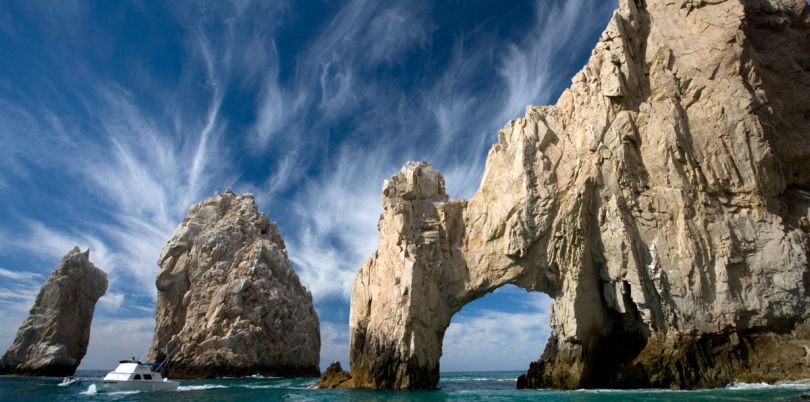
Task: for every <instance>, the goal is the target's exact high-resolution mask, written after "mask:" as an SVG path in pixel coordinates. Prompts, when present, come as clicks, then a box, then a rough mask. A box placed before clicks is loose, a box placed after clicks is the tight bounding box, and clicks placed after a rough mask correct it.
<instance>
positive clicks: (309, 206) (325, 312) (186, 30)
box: [0, 0, 616, 371]
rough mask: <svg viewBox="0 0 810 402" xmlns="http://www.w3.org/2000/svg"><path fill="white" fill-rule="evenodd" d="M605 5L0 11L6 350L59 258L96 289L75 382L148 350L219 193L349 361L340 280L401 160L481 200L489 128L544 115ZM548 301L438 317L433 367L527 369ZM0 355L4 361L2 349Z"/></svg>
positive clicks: (245, 2) (531, 297) (521, 295)
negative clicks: (94, 274) (257, 211)
mask: <svg viewBox="0 0 810 402" xmlns="http://www.w3.org/2000/svg"><path fill="white" fill-rule="evenodd" d="M615 6H616V4H615V1H604V0H537V1H523V0H515V1H507V2H496V1H488V0H487V1H484V0H470V1H458V0H442V1H436V2H430V1H421V0H410V1H385V2H375V1H369V0H356V1H353V0H345V1H335V0H316V1H309V0H295V1H284V0H274V1H263V0H262V1H251V0H230V1H228V0H217V1H198V2H186V1H172V2H163V3H161V2H154V1H126V0H122V1H114V2H109V1H89V2H86V1H72V0H65V1H41V0H31V1H22V0H12V1H8V2H4V3H3V6H2V7H0V60H3V62H2V63H0V194H2V197H0V349H3V350H5V349H6V348H7V347H8V346H10V344H11V342H12V341H13V338H14V336H15V334H16V331H17V328H18V326H19V325H20V323H21V322H22V320H23V319H24V318H25V316H26V315H27V312H28V310H29V309H30V308H31V306H32V305H33V300H34V298H35V297H36V294H37V292H38V290H39V287H40V286H41V284H42V283H43V281H44V280H45V279H47V277H48V275H49V274H50V273H51V272H52V270H53V268H54V267H55V265H56V264H57V263H58V262H59V260H60V258H61V257H62V256H63V255H64V254H66V253H67V252H68V251H69V250H70V249H71V248H73V246H75V245H78V246H79V247H81V248H82V249H83V250H84V249H87V248H89V249H90V257H91V260H92V261H93V262H94V263H95V265H96V266H98V267H99V268H101V269H103V270H104V271H105V272H107V273H108V278H109V282H110V286H109V290H108V291H107V294H106V295H105V296H104V297H102V298H101V299H100V301H99V303H98V305H97V306H96V311H95V315H94V318H93V322H92V329H91V339H90V345H89V348H88V353H87V355H86V356H85V358H84V360H83V361H82V364H81V366H80V368H81V369H107V368H111V367H112V366H113V365H114V363H115V362H116V361H117V360H118V359H120V358H122V356H123V357H129V356H145V355H146V352H147V348H148V346H149V344H150V342H151V339H152V330H153V326H154V304H155V299H156V296H157V291H156V289H155V283H154V282H155V276H156V274H157V272H158V266H157V259H158V255H159V253H160V250H161V248H162V247H163V245H164V244H165V242H166V241H167V240H168V239H169V237H170V235H171V232H172V231H173V229H174V227H176V226H177V225H178V224H179V223H180V222H181V221H182V219H183V217H184V216H185V214H186V212H187V211H188V209H189V207H190V206H191V205H193V204H194V203H197V202H200V201H202V200H203V199H205V198H207V197H209V196H211V195H213V194H214V193H215V192H217V191H224V190H225V189H226V188H228V187H231V188H233V190H234V191H235V192H238V193H242V192H251V193H253V194H255V195H256V199H257V202H258V204H259V207H260V208H261V210H262V211H263V212H265V213H266V214H267V215H268V216H269V217H270V219H271V220H273V221H275V222H277V223H278V226H279V228H280V230H281V233H282V235H283V237H284V239H285V242H286V244H287V249H288V254H289V257H290V260H291V262H292V264H293V267H294V269H295V270H296V272H297V273H298V275H299V277H300V278H301V280H302V282H303V283H304V285H305V286H306V287H307V288H308V289H309V290H310V291H311V292H312V295H313V298H314V301H315V307H316V310H317V312H318V315H319V318H320V322H321V341H322V349H321V368H322V369H325V367H326V366H327V365H328V363H329V362H331V361H335V360H340V361H342V362H343V364H344V367H347V366H348V364H347V363H348V343H349V340H348V332H349V331H348V318H349V298H350V294H351V283H352V280H353V278H354V275H355V273H356V272H357V269H358V268H359V267H360V265H361V264H362V262H363V261H364V260H365V259H366V258H368V257H369V256H370V255H371V254H372V253H373V251H374V250H375V249H376V247H377V221H378V219H379V216H380V213H381V212H382V202H381V194H380V191H381V187H382V182H383V180H384V179H386V178H388V177H390V176H392V175H394V174H395V173H396V172H397V171H398V170H399V168H400V167H401V166H402V165H403V164H404V163H405V162H406V161H409V160H425V161H429V162H431V163H432V164H433V165H434V166H436V167H437V168H438V169H439V170H440V171H442V172H443V173H444V176H445V180H446V185H447V189H448V192H449V194H450V196H451V197H452V198H462V197H463V198H467V197H469V196H471V195H472V194H473V193H474V192H475V190H476V189H477V187H478V184H479V182H480V179H481V175H482V173H483V169H484V162H485V159H486V154H487V151H488V149H489V147H490V146H491V145H492V144H493V143H494V142H495V141H496V139H497V131H498V129H499V128H500V127H503V126H504V125H506V123H507V122H508V121H509V120H511V119H514V118H516V117H520V116H522V115H523V113H524V111H525V108H526V106H527V105H529V104H534V105H542V104H553V103H554V102H555V101H556V99H557V97H558V96H559V94H560V93H561V92H562V90H563V89H565V87H567V86H568V84H569V83H570V80H571V77H572V76H573V75H574V73H575V72H576V71H578V70H579V69H580V68H581V67H582V66H583V65H584V64H585V62H586V61H587V58H588V57H589V56H590V53H591V49H592V48H593V45H594V44H595V43H596V40H597V39H598V37H599V35H600V34H601V32H602V30H603V29H604V27H605V26H606V24H607V21H608V19H609V18H610V16H611V14H612V11H613V9H614V8H615ZM549 304H550V299H549V298H548V297H547V296H545V295H543V294H540V293H526V292H525V291H523V290H521V289H518V288H516V287H513V286H507V287H504V288H501V289H499V290H497V291H496V292H494V293H492V294H490V295H487V296H486V297H484V298H482V299H479V300H477V301H475V302H473V303H471V304H469V305H468V306H466V307H465V308H464V309H463V310H462V311H461V312H459V313H457V314H456V316H455V317H454V318H453V322H452V323H451V325H450V327H449V328H448V330H447V333H446V335H445V342H444V344H445V346H444V349H443V352H444V353H443V357H442V360H441V369H442V370H445V371H461V370H512V369H514V370H525V369H526V368H527V367H528V363H529V362H530V361H532V360H536V359H537V358H538V357H539V356H540V353H541V352H542V349H543V347H544V345H545V342H546V339H547V337H548V334H549V329H548V323H547V317H548V311H549ZM0 352H2V351H0Z"/></svg>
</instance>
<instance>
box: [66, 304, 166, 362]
mask: <svg viewBox="0 0 810 402" xmlns="http://www.w3.org/2000/svg"><path fill="white" fill-rule="evenodd" d="M154 326H155V320H154V319H153V318H104V317H95V318H94V319H93V324H92V326H91V327H90V347H89V348H88V350H87V355H85V356H84V359H82V363H81V365H80V366H79V369H82V370H111V369H113V368H115V366H116V364H117V362H118V361H119V360H122V359H129V358H130V357H132V356H134V357H136V358H139V359H141V360H145V359H146V356H147V354H148V352H149V346H150V345H151V344H152V333H153V331H154Z"/></svg>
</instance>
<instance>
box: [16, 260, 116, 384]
mask: <svg viewBox="0 0 810 402" xmlns="http://www.w3.org/2000/svg"><path fill="white" fill-rule="evenodd" d="M106 291H107V274H106V273H104V271H102V270H100V269H98V268H96V266H95V265H93V263H92V262H90V250H87V251H85V252H82V251H81V250H79V248H78V247H76V248H74V249H73V250H71V251H70V252H68V253H67V255H65V256H64V257H62V261H60V262H59V265H57V266H56V268H55V269H54V270H53V273H52V274H51V276H50V277H48V280H47V281H46V282H45V283H44V284H43V285H42V288H41V289H40V290H39V294H38V295H37V299H36V302H35V303H34V307H32V308H31V312H30V313H29V315H28V318H27V319H26V320H25V321H24V322H23V323H22V325H21V326H20V329H19V331H17V337H16V338H15V339H14V343H13V344H12V345H11V347H10V348H9V349H8V351H7V352H6V354H5V355H4V356H3V358H2V360H0V374H23V375H43V376H59V377H61V376H69V375H73V373H74V372H75V371H76V367H78V366H79V363H81V361H82V358H84V355H85V353H87V343H88V342H89V341H90V324H91V322H92V320H93V311H94V310H95V307H96V302H97V301H98V299H99V298H100V297H101V296H103V295H104V293H105V292H106Z"/></svg>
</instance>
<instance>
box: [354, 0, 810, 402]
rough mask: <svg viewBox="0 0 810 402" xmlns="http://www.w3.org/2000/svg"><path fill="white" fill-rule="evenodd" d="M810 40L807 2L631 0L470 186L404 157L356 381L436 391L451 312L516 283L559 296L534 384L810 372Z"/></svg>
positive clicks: (675, 381) (364, 298) (501, 142)
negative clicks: (465, 192)
mask: <svg viewBox="0 0 810 402" xmlns="http://www.w3.org/2000/svg"><path fill="white" fill-rule="evenodd" d="M808 38H810V11H808V6H807V4H806V3H805V2H804V1H801V0H795V1H789V0H781V1H775V0H774V1H767V0H746V1H739V0H726V1H712V2H708V1H691V0H678V1H669V2H661V1H646V2H637V1H632V0H623V1H621V2H620V7H619V9H618V10H617V11H616V13H615V14H614V16H613V19H612V20H611V21H610V23H609V25H608V27H607V29H606V30H605V32H604V34H603V35H602V38H601V39H600V41H599V42H598V43H597V45H596V48H595V49H594V51H593V54H592V56H591V59H590V61H589V62H588V64H587V65H586V66H585V67H584V68H583V69H582V71H580V72H579V73H578V74H577V75H576V76H575V77H574V79H573V81H572V84H571V87H570V88H569V89H568V90H566V91H565V92H564V93H563V94H562V95H561V97H560V99H559V100H558V102H557V104H556V105H554V106H544V107H529V108H527V111H526V115H525V116H524V117H523V118H520V119H516V120H513V121H511V122H509V124H507V125H506V127H504V128H503V129H502V130H501V131H500V132H499V133H498V141H497V143H496V144H495V145H494V146H493V147H492V149H491V150H490V152H489V156H488V158H487V164H486V170H485V173H484V177H483V180H482V182H481V186H480V188H479V190H478V192H477V193H476V194H475V195H474V196H473V197H472V198H471V199H470V200H469V201H467V202H465V201H448V200H447V196H446V194H445V192H444V188H443V180H442V177H441V174H439V173H438V172H436V171H435V170H434V169H433V168H432V167H431V166H430V165H428V164H425V163H421V164H413V163H409V164H407V165H406V166H405V167H403V168H402V170H401V171H400V173H399V174H398V175H396V176H394V177H393V178H391V179H390V180H389V181H387V182H386V184H385V185H384V189H383V203H384V207H385V208H384V212H383V215H382V216H381V218H380V223H379V230H380V242H379V248H378V250H377V251H376V252H375V253H374V255H373V256H372V257H371V258H370V259H369V260H368V261H366V263H365V264H364V265H363V266H362V267H361V268H360V271H359V272H358V274H357V277H356V279H355V283H354V288H353V292H352V300H351V316H350V329H351V356H350V358H351V369H352V380H351V381H352V382H353V385H354V386H359V387H383V388H432V387H435V385H436V383H437V381H438V378H439V376H438V372H439V357H440V355H441V345H442V338H443V336H444V332H445V329H446V328H447V326H448V325H449V322H450V319H451V317H452V316H453V314H454V313H455V312H457V311H458V310H459V309H461V307H462V306H464V305H465V304H466V303H468V302H470V301H471V300H474V299H476V298H478V297H481V296H483V295H484V294H486V293H488V292H491V291H493V290H495V289H496V288H498V287H500V286H502V285H504V284H515V285H517V286H520V287H522V288H524V289H527V290H530V291H541V292H545V293H547V294H549V295H550V296H552V297H553V298H554V303H553V306H552V307H553V311H552V315H551V322H550V324H551V327H552V331H553V333H552V336H551V339H550V340H549V343H548V345H547V346H546V349H545V352H544V353H543V355H542V357H541V358H540V360H538V361H537V362H536V363H533V364H532V367H531V368H530V370H529V372H528V374H527V376H525V377H523V378H522V379H521V381H520V385H521V386H524V387H559V388H578V387H624V386H632V387H638V386H657V387H681V388H694V387H708V386H723V385H725V384H727V383H728V382H729V381H731V380H732V379H734V378H736V377H738V376H747V377H748V378H782V379H787V378H807V377H810V361H808V359H807V358H806V352H805V350H807V348H808V347H809V346H810V330H809V329H808V324H807V319H808V303H809V302H810V299H809V298H808V291H809V290H810V268H809V267H808V256H809V255H810V244H809V242H810V240H808V231H810V224H809V223H808V221H810V39H808ZM505 346H506V345H505Z"/></svg>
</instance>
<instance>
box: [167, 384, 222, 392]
mask: <svg viewBox="0 0 810 402" xmlns="http://www.w3.org/2000/svg"><path fill="white" fill-rule="evenodd" d="M219 388H228V386H225V385H217V384H203V385H181V386H179V387H177V390H178V391H181V392H183V391H205V390H207V389H219Z"/></svg>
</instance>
